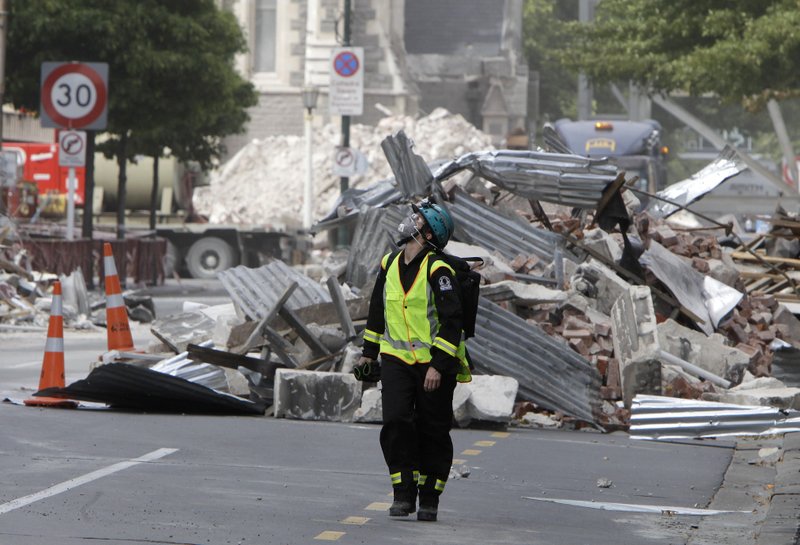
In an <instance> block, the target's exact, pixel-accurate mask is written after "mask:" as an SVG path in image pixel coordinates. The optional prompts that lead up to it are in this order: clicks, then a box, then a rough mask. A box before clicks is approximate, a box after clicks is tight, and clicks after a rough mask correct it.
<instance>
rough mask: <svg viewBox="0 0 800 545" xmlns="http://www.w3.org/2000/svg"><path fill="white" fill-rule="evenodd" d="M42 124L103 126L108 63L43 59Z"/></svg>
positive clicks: (102, 127)
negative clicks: (48, 60) (46, 60)
mask: <svg viewBox="0 0 800 545" xmlns="http://www.w3.org/2000/svg"><path fill="white" fill-rule="evenodd" d="M41 102H42V108H41V119H42V127H48V128H54V129H91V130H94V129H105V128H106V122H107V118H108V64H106V63H99V62H94V63H80V62H45V63H42V88H41Z"/></svg>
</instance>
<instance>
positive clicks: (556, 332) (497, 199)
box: [92, 112, 800, 430]
mask: <svg viewBox="0 0 800 545" xmlns="http://www.w3.org/2000/svg"><path fill="white" fill-rule="evenodd" d="M429 117H431V118H433V117H436V119H430V120H428V121H429V122H430V126H428V125H427V123H428V122H426V123H423V120H420V121H418V122H417V128H418V129H419V127H420V126H422V127H423V128H422V129H420V130H429V129H428V128H425V127H433V126H435V123H434V122H435V121H437V120H439V121H441V120H443V119H444V120H447V119H450V120H451V121H452V120H453V117H452V116H449V114H446V112H438V113H437V112H435V113H434V114H432V115H431V116H429ZM384 122H385V124H384V125H383V128H380V127H379V129H378V130H379V131H380V130H386V129H388V128H391V129H395V128H396V127H397V126H400V125H390V123H395V122H396V123H398V124H399V123H401V122H402V120H394V119H393V118H387V119H386V120H384ZM458 122H459V123H460V122H461V121H458ZM430 130H433V129H430ZM437 130H438V129H437ZM438 134H439V133H438V132H437V133H431V134H429V135H427V136H425V138H431V139H432V140H431V141H432V142H437V143H441V142H439V141H437V140H435V135H438ZM432 135H433V136H432ZM417 136H418V135H417ZM372 137H373V138H376V139H377V136H375V135H374V134H373V136H372ZM418 137H419V136H418ZM387 138H389V137H387ZM391 138H393V139H394V140H393V142H391V145H387V146H383V149H384V152H385V153H386V154H387V158H388V157H389V156H390V155H391V160H390V161H389V163H390V164H392V165H393V168H396V170H395V175H397V176H398V177H399V178H400V179H401V180H402V176H401V175H400V174H398V172H403V171H405V172H406V176H408V177H411V178H414V179H415V180H416V179H432V180H433V182H432V183H431V185H430V187H425V188H424V191H426V192H427V191H430V193H429V194H428V195H427V196H432V198H435V199H436V200H437V201H438V202H440V203H441V204H443V205H444V206H447V207H448V208H449V210H450V211H451V214H452V215H453V216H454V218H455V219H456V223H457V226H458V227H457V230H456V233H455V235H454V237H455V240H454V241H453V242H451V243H450V244H449V245H448V247H447V250H448V251H450V252H452V253H454V254H456V255H459V256H462V257H467V256H480V257H481V258H483V265H482V266H481V267H479V268H477V269H476V270H477V271H478V272H479V273H480V274H481V276H482V285H481V301H480V303H479V312H478V320H477V323H476V336H475V337H474V338H471V339H469V341H468V349H469V351H470V354H471V356H472V360H473V363H474V364H475V377H474V381H473V383H470V384H468V385H459V386H458V388H457V391H456V394H455V399H454V414H455V419H456V422H457V423H458V424H459V425H462V426H466V425H470V424H471V423H472V422H474V421H479V422H482V423H487V422H490V423H496V424H500V425H506V424H508V423H510V422H512V419H513V422H516V423H518V424H519V425H539V426H548V427H554V426H563V425H574V426H576V427H581V426H584V425H591V426H594V427H596V428H600V429H603V430H612V429H628V427H629V426H630V424H631V420H632V416H631V410H632V409H633V408H635V407H636V406H637V401H636V399H640V396H651V397H648V402H650V400H651V399H655V398H658V397H659V396H669V397H671V398H674V399H687V400H697V403H698V406H701V405H702V406H704V407H705V406H706V405H703V404H704V403H707V402H720V403H728V404H734V405H742V404H753V405H770V406H772V407H779V408H781V409H782V410H798V409H800V382H798V383H794V384H792V383H788V382H783V381H781V380H778V379H777V378H776V376H775V375H776V366H778V365H791V364H794V365H796V362H798V360H800V358H798V357H796V356H797V355H798V354H800V352H797V351H798V350H800V320H798V319H797V317H796V316H795V315H796V314H800V292H798V289H797V284H796V282H797V281H798V280H800V268H799V267H800V259H798V257H800V222H798V221H797V219H796V218H794V217H792V216H790V215H788V214H786V213H785V212H783V211H781V210H778V211H777V212H776V214H775V216H774V217H773V218H771V219H770V222H771V223H770V222H768V223H770V224H771V226H772V227H771V229H772V230H771V231H768V232H763V233H751V232H747V231H745V230H743V229H741V228H740V227H739V224H738V223H737V222H736V221H735V219H731V220H730V221H728V222H727V223H724V221H726V220H724V219H720V220H719V221H717V222H711V223H710V224H709V223H708V222H709V220H708V219H703V221H700V218H695V219H694V220H693V221H691V222H688V221H687V215H688V214H686V213H682V215H683V217H682V218H680V220H679V219H678V217H677V216H675V217H673V216H671V215H670V214H665V213H663V212H658V213H657V212H655V211H654V210H653V208H651V206H650V205H648V204H646V203H645V204H644V205H642V204H641V202H639V201H638V200H637V199H636V198H635V197H633V195H632V192H633V189H632V188H631V187H630V181H626V179H625V173H624V172H610V171H609V170H608V165H606V164H605V163H604V162H603V161H602V160H600V161H596V162H593V161H591V160H587V159H586V158H584V157H579V156H570V155H567V154H559V155H558V157H557V158H555V159H554V158H553V156H551V155H548V154H547V152H543V151H541V150H538V151H535V152H530V153H528V152H513V153H507V152H504V151H503V150H500V151H497V152H495V153H488V154H475V153H466V154H465V155H464V156H462V157H460V158H458V159H456V160H454V161H451V162H450V163H446V164H443V165H441V167H440V168H439V169H437V170H436V174H433V173H430V174H432V176H431V177H430V178H428V177H427V176H425V174H426V173H425V169H427V168H429V167H428V166H426V164H425V162H424V161H423V160H422V159H421V158H420V157H418V156H417V157H415V156H414V155H413V153H412V152H411V147H412V144H411V143H410V140H408V139H405V138H395V137H391ZM443 140H444V138H443ZM451 143H452V141H451ZM478 143H479V142H478V141H476V142H475V144H476V145H477V144H478ZM370 145H371V147H372V148H375V149H377V148H381V146H380V145H379V144H378V143H377V142H376V143H373V144H370ZM437 149H438V150H441V149H443V148H437ZM456 149H457V148H456V147H453V148H452V152H455V151H456ZM387 150H388V151H387ZM257 151H258V150H257V145H256V144H254V146H253V147H251V148H248V149H246V150H244V151H243V154H241V155H240V156H239V157H238V159H234V160H232V161H236V162H234V163H233V164H231V165H228V166H227V167H226V168H229V169H230V173H234V172H239V171H238V170H237V169H239V168H242V169H243V170H241V172H242V173H244V172H248V170H246V169H244V166H246V165H247V164H248V161H250V160H251V159H254V158H255V157H256V156H260V155H259V153H257ZM273 151H274V150H273ZM436 153H444V152H442V151H437V152H436ZM723 159H725V158H724V157H723ZM725 160H727V159H725ZM373 163H374V164H378V163H379V162H378V161H377V160H376V161H374V162H373ZM723 163H724V161H723ZM237 164H238V166H237ZM541 165H546V166H548V168H539V167H540V166H541ZM554 165H555V167H554ZM550 167H554V168H550ZM265 168H266V167H265ZM375 168H378V167H375ZM465 169H468V170H470V171H471V172H472V175H471V176H466V177H464V176H460V174H461V173H462V172H463V171H464V170H465ZM409 173H411V174H409ZM565 173H566V174H565ZM455 174H459V177H455ZM242 175H244V174H242ZM251 175H252V174H251ZM375 177H377V178H382V179H384V180H385V179H386V177H388V171H385V170H384V171H383V173H382V174H378V175H375ZM227 179H229V178H226V180H227ZM373 179H374V178H373ZM489 179H491V181H489ZM403 181H404V182H408V181H409V180H403ZM238 183H239V184H240V185H242V186H247V185H248V184H245V183H243V179H242V178H239V182H238ZM376 185H377V186H379V189H380V190H379V191H375V192H373V193H370V192H369V191H365V192H364V193H365V194H366V196H363V197H362V196H359V197H358V199H359V200H355V198H354V200H352V201H348V200H347V199H346V198H342V199H341V200H340V201H339V202H340V204H339V205H338V206H340V207H342V208H343V209H345V210H346V211H347V213H348V214H353V215H358V216H359V221H357V222H354V223H355V225H354V228H355V230H356V232H355V233H354V236H353V242H352V244H351V246H350V247H349V249H347V250H343V249H338V250H336V251H331V250H328V251H327V252H322V254H321V255H317V256H316V257H317V258H318V261H319V263H318V264H317V265H318V266H317V267H316V268H311V267H308V266H303V267H300V266H298V267H289V266H288V265H286V264H284V263H282V262H280V261H277V260H275V261H272V262H270V263H267V264H266V265H264V266H262V267H259V268H258V269H248V268H246V267H236V268H234V269H230V270H229V271H224V272H223V273H220V275H219V277H220V280H221V281H222V284H223V286H224V287H225V289H226V290H227V291H228V293H229V294H230V296H231V299H232V303H231V304H228V305H223V306H220V307H210V308H195V309H187V311H186V312H185V313H184V314H182V315H178V316H171V317H167V318H165V319H161V320H158V321H156V322H154V323H153V325H152V329H151V330H152V332H153V334H154V335H155V336H156V337H157V338H158V339H159V340H160V341H161V343H162V345H161V347H160V350H161V351H162V352H163V353H162V354H161V357H164V358H167V359H169V360H170V361H172V360H174V359H175V358H177V359H178V360H179V361H180V362H181V365H184V363H185V364H187V365H191V364H190V362H197V363H200V364H203V365H207V364H213V365H215V366H219V367H223V368H225V375H226V385H225V390H226V391H228V392H230V393H231V394H234V395H237V396H239V397H242V398H247V399H248V400H250V401H252V403H253V404H254V405H252V406H248V411H250V412H251V413H252V412H253V411H255V412H258V411H263V412H267V413H268V414H274V415H275V416H281V417H287V418H303V419H315V420H346V421H360V422H379V421H380V418H381V408H380V395H379V394H378V391H377V389H376V388H375V384H374V383H370V382H359V381H357V380H354V376H353V375H352V374H351V371H352V368H353V364H354V362H355V361H356V360H357V359H358V357H359V355H360V351H361V340H360V339H361V335H360V333H361V330H362V329H363V327H364V325H365V322H366V317H367V312H368V304H369V298H370V294H371V284H370V281H371V279H373V278H374V273H371V274H367V275H363V274H361V271H365V270H369V271H374V268H375V264H376V263H377V260H378V259H379V258H380V256H381V255H383V253H385V252H386V251H389V250H390V249H391V245H392V244H393V242H392V240H391V234H390V233H391V232H392V229H394V226H396V225H397V222H396V218H397V217H401V216H402V214H404V213H407V210H408V209H409V206H408V204H409V203H410V202H415V201H416V200H417V199H419V198H420V197H421V196H422V195H421V194H419V193H418V192H419V191H421V189H419V188H415V187H414V184H411V183H398V184H397V187H396V188H394V189H393V190H392V192H391V195H392V196H391V197H387V196H386V195H388V194H389V193H387V192H385V191H384V190H383V186H384V185H385V183H383V182H379V183H378V184H376ZM371 187H372V186H371ZM576 187H579V188H580V189H579V190H578V191H573V190H575V188H576ZM368 189H369V188H368ZM270 191H272V193H271V194H270V196H271V198H272V200H273V201H275V202H279V201H280V199H282V198H284V195H283V193H287V194H288V192H281V191H279V190H277V189H275V188H273V189H271V190H270ZM230 193H231V195H230V197H231V198H234V197H235V195H234V193H235V192H234V191H233V189H230ZM375 195H377V196H375ZM532 195H535V196H536V197H532ZM536 198H542V199H543V200H544V204H545V205H546V206H542V204H540V203H539V201H537V200H535V199H536ZM370 199H374V200H370ZM220 200H222V198H220ZM248 204H252V203H248ZM295 204H297V206H299V202H298V203H295ZM687 204H688V203H687ZM231 206H233V205H231ZM281 206H289V205H288V204H285V203H284V204H282V205H281ZM292 206H293V205H292ZM233 208H235V206H233ZM233 208H232V210H233ZM236 213H241V214H245V213H249V211H247V209H246V207H244V205H243V204H242V206H241V207H240V208H239V212H236ZM259 215H260V216H262V217H263V215H265V212H264V209H260V210H259ZM231 217H233V216H231ZM329 221H330V222H331V223H332V225H333V226H334V227H335V225H336V220H322V221H320V222H319V223H318V224H317V226H316V228H317V229H319V230H325V229H326V228H329V227H328V226H327V223H326V222H329ZM687 225H689V226H688V227H687ZM312 271H313V274H314V277H313V278H312V277H311V276H309V274H311V273H312ZM786 354H789V355H790V356H789V357H786ZM792 355H794V357H792ZM129 356H130V355H122V354H120V355H119V359H120V360H122V361H124V360H125V358H126V357H129ZM778 356H780V357H778ZM155 359H158V358H155ZM109 362H111V363H119V361H117V360H114V358H111V359H109ZM793 362H794V363H793ZM784 371H785V370H784ZM793 372H794V373H795V374H796V375H800V373H797V369H796V368H795V369H794V370H793ZM186 373H187V376H190V375H191V374H192V373H195V371H186ZM197 373H200V372H199V371H198V372H197ZM791 374H792V372H782V373H781V376H790V375H791ZM147 380H152V377H147ZM92 395H93V399H98V398H101V397H100V395H99V394H98V393H97V392H94V393H92ZM117 401H118V400H117ZM110 402H112V403H113V402H114V400H110ZM639 405H640V404H639ZM727 425H728V426H729V427H735V426H737V425H739V424H738V423H731V422H728V423H727Z"/></svg>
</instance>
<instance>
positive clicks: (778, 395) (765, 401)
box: [702, 388, 800, 410]
mask: <svg viewBox="0 0 800 545" xmlns="http://www.w3.org/2000/svg"><path fill="white" fill-rule="evenodd" d="M702 399H704V400H706V401H716V402H718V403H733V404H736V405H757V406H761V407H775V408H777V409H783V410H789V409H795V410H797V409H800V388H748V389H743V390H736V389H731V390H727V391H722V392H718V393H713V394H712V393H707V394H703V396H702Z"/></svg>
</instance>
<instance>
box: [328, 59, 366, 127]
mask: <svg viewBox="0 0 800 545" xmlns="http://www.w3.org/2000/svg"><path fill="white" fill-rule="evenodd" d="M363 58H364V48H363V47H336V48H334V49H333V50H332V51H331V64H330V82H331V84H330V96H329V97H328V101H329V104H328V107H329V109H330V113H331V115H361V114H363V113H364V63H363V60H362V59H363Z"/></svg>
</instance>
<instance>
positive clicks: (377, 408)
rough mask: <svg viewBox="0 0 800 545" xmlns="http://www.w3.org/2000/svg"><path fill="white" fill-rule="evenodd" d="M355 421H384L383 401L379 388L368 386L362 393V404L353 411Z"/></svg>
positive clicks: (373, 422) (378, 422) (374, 422)
mask: <svg viewBox="0 0 800 545" xmlns="http://www.w3.org/2000/svg"><path fill="white" fill-rule="evenodd" d="M353 422H364V423H370V424H380V423H381V422H383V401H382V398H381V391H380V389H379V388H368V389H366V390H364V391H363V393H362V394H361V406H360V407H359V408H358V409H356V412H355V413H353Z"/></svg>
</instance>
